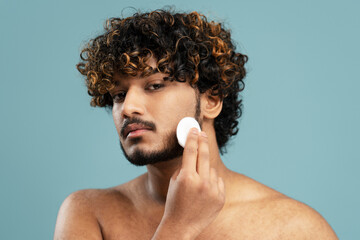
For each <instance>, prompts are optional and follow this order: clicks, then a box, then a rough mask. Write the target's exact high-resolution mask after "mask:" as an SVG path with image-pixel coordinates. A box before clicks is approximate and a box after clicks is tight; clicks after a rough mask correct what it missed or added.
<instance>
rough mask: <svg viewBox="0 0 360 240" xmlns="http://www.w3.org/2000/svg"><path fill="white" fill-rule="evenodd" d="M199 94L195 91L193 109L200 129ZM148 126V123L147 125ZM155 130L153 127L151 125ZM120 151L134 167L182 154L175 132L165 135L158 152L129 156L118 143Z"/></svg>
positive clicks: (138, 153)
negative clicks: (194, 105)
mask: <svg viewBox="0 0 360 240" xmlns="http://www.w3.org/2000/svg"><path fill="white" fill-rule="evenodd" d="M200 111H201V109H200V93H199V92H198V90H196V107H195V116H194V118H195V119H196V121H198V122H199V125H200V127H202V122H201V121H199V118H200ZM148 125H150V123H149V124H148ZM151 126H153V127H154V128H155V125H154V124H153V125H151ZM139 141H141V137H139V138H136V139H133V143H134V144H136V142H139ZM119 143H120V147H121V150H122V151H123V153H124V155H125V157H126V159H127V160H128V161H129V162H130V163H132V164H134V165H135V166H145V165H148V164H155V163H158V162H165V161H169V160H171V159H174V158H178V157H181V156H182V154H183V150H184V149H183V148H182V147H181V146H180V145H179V143H178V141H177V137H176V131H173V132H171V133H169V134H167V135H166V137H165V138H164V141H163V144H162V145H163V146H164V147H163V149H162V150H159V151H153V152H149V153H146V152H144V151H140V150H136V151H135V152H134V153H133V154H132V155H131V156H129V155H127V154H126V151H125V149H124V148H123V145H122V144H121V141H119Z"/></svg>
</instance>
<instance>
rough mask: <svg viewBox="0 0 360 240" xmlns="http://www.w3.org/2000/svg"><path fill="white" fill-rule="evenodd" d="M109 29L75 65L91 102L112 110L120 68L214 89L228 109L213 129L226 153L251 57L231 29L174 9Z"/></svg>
mask: <svg viewBox="0 0 360 240" xmlns="http://www.w3.org/2000/svg"><path fill="white" fill-rule="evenodd" d="M104 30H105V32H104V33H103V34H102V35H99V36H97V37H96V38H94V39H91V40H90V41H89V42H88V43H87V44H86V46H85V47H84V48H83V49H82V51H81V54H80V58H81V61H80V62H79V63H78V64H77V65H76V67H77V69H78V71H79V72H80V73H81V74H82V75H84V77H85V82H86V86H87V88H88V94H89V95H90V96H91V97H92V99H91V102H90V105H91V106H93V107H96V106H99V107H105V108H106V109H107V110H110V109H111V108H112V106H113V100H112V98H111V96H110V94H109V90H111V89H113V88H114V87H115V85H114V81H113V74H114V73H116V72H117V73H121V74H127V75H131V76H136V75H138V74H141V76H148V75H150V74H152V73H154V72H161V73H165V74H167V76H168V77H166V78H165V80H169V81H174V80H175V81H179V82H186V81H188V82H189V84H190V85H191V86H192V87H193V88H197V89H198V90H199V91H200V93H204V92H205V91H207V90H210V93H211V95H213V96H219V97H220V99H221V100H222V101H223V107H222V111H221V113H220V114H219V116H217V117H216V118H215V120H214V128H215V132H216V140H217V143H218V146H219V150H220V152H221V154H223V153H224V152H226V148H225V146H226V143H227V142H228V140H229V138H230V137H231V136H233V135H235V134H237V132H238V130H239V129H238V127H237V125H238V121H237V119H238V118H240V117H241V115H242V99H241V98H239V92H241V91H242V90H243V89H244V87H245V84H244V81H243V79H244V77H245V75H246V70H245V67H244V65H245V63H246V62H247V60H248V57H247V56H246V55H244V54H241V53H238V52H235V45H234V44H233V41H232V40H231V36H230V31H229V30H226V29H225V28H224V27H223V26H222V24H221V23H216V22H214V21H208V20H207V18H206V17H205V16H204V15H202V14H199V13H197V12H191V13H174V12H172V11H171V10H156V11H152V12H147V13H140V12H137V13H135V14H134V15H133V16H131V17H127V18H109V19H108V20H106V23H105V25H104ZM151 57H154V58H155V59H156V60H157V68H156V69H153V68H152V67H151V66H149V65H147V64H146V62H147V60H149V58H151Z"/></svg>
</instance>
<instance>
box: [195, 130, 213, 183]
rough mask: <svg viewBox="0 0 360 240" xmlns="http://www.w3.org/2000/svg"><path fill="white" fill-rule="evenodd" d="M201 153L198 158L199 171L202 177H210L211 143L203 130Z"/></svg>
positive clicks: (200, 141)
mask: <svg viewBox="0 0 360 240" xmlns="http://www.w3.org/2000/svg"><path fill="white" fill-rule="evenodd" d="M198 151H199V154H198V159H197V172H198V173H199V175H200V177H202V178H204V179H209V175H210V159H209V156H210V154H209V144H208V138H207V135H206V133H205V132H201V133H200V135H199V150H198Z"/></svg>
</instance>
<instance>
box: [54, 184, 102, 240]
mask: <svg viewBox="0 0 360 240" xmlns="http://www.w3.org/2000/svg"><path fill="white" fill-rule="evenodd" d="M93 195H94V191H92V190H80V191H76V192H73V193H71V194H70V195H69V196H68V197H67V198H66V199H65V200H64V201H63V203H62V205H61V207H60V209H59V212H58V216H57V221H56V227H55V233H54V239H56V240H57V239H59V240H60V239H94V240H95V239H102V235H101V229H100V226H99V224H98V222H97V219H96V216H95V212H94V208H93V204H92V199H91V198H92V197H93Z"/></svg>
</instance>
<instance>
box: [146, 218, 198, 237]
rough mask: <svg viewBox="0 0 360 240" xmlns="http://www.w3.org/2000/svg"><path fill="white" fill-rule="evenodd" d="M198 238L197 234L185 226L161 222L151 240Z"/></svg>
mask: <svg viewBox="0 0 360 240" xmlns="http://www.w3.org/2000/svg"><path fill="white" fill-rule="evenodd" d="M196 237H197V234H194V233H192V232H191V231H190V230H189V229H186V227H184V226H179V225H177V226H174V224H171V223H166V222H161V223H160V225H159V226H158V228H157V229H156V232H155V234H154V236H153V237H152V238H151V240H169V239H171V240H194V239H196Z"/></svg>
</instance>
